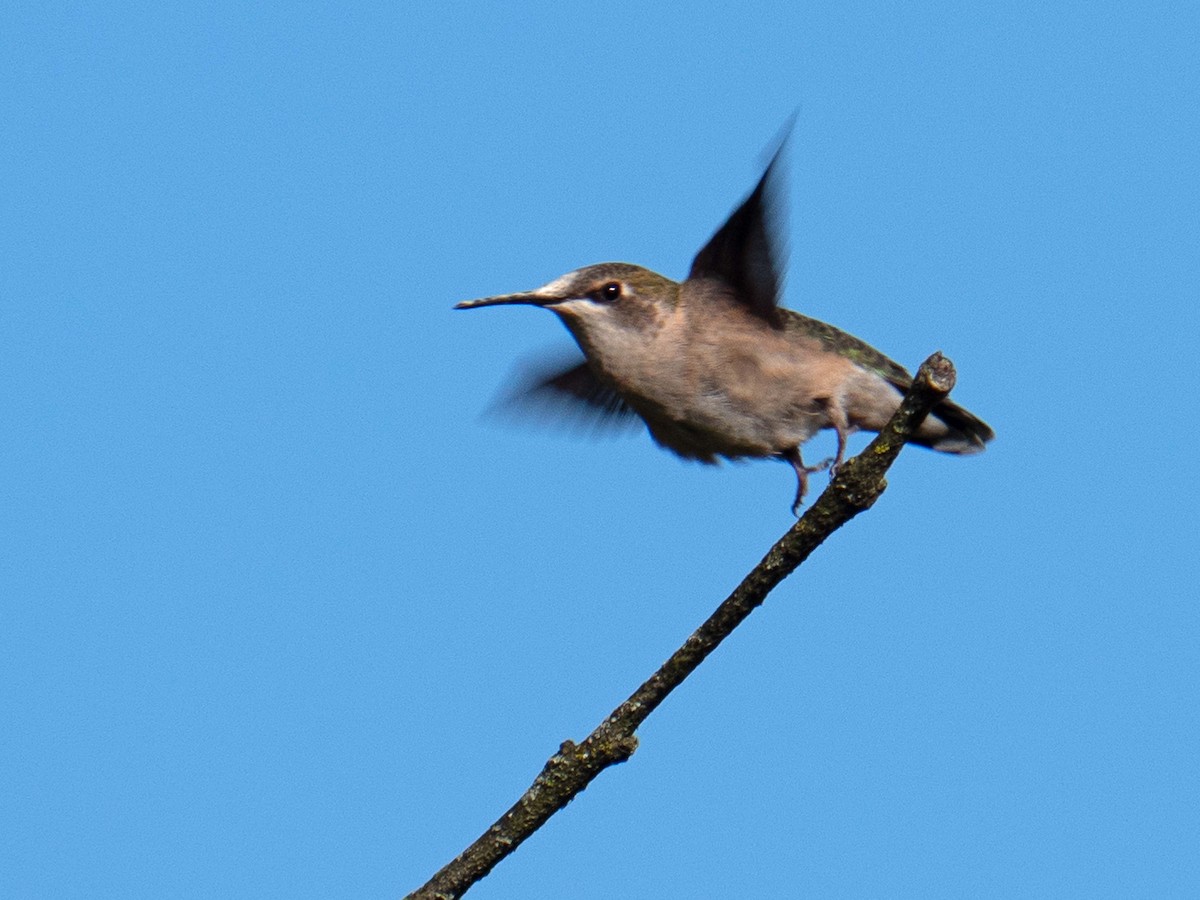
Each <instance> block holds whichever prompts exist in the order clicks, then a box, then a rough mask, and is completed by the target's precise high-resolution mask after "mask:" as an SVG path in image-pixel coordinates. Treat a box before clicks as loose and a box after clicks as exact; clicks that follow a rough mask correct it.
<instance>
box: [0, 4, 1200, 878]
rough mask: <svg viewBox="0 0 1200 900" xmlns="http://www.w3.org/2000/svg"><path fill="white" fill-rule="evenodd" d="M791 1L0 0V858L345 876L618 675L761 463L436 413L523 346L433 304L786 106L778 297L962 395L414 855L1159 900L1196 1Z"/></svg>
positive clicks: (716, 568) (547, 270) (1197, 639)
mask: <svg viewBox="0 0 1200 900" xmlns="http://www.w3.org/2000/svg"><path fill="white" fill-rule="evenodd" d="M831 6H835V8H834V9H832V10H831V9H822V8H819V7H817V6H815V5H808V4H795V3H790V2H789V3H770V4H762V5H757V6H753V7H751V8H743V7H739V6H737V5H729V4H721V5H716V6H709V7H700V6H697V7H694V8H687V7H684V6H679V5H676V4H670V5H668V4H655V5H651V6H649V7H647V6H645V5H643V4H641V3H606V4H600V5H596V6H594V7H592V8H591V9H590V10H579V9H572V8H571V7H570V6H563V5H562V4H557V3H555V4H550V3H547V4H518V5H500V4H497V5H494V6H493V5H485V4H479V3H453V2H451V3H439V4H424V3H418V4H391V3H388V4H350V5H346V4H340V3H339V4H324V5H311V4H310V5H296V6H292V7H289V6H286V5H256V6H253V7H248V6H247V5H246V4H241V3H222V2H213V3H203V4H199V3H189V4H153V3H146V4H104V5H101V6H96V5H86V4H85V5H83V6H80V5H77V4H72V5H67V4H62V5H59V6H50V5H45V4H22V3H20V2H18V3H15V4H7V5H6V6H5V11H4V13H3V14H2V19H0V91H2V92H3V93H2V96H0V173H2V175H0V177H2V179H3V185H2V189H0V614H2V617H3V618H2V623H0V698H2V701H0V702H2V707H0V721H2V723H3V724H2V726H0V836H2V837H0V896H4V897H13V898H72V897H88V898H95V897H119V898H140V897H156V898H157V897H181V898H182V897H196V898H211V897H248V898H249V897H253V898H270V897H279V898H302V897H314V898H317V897H320V898H336V897H346V898H362V897H379V898H386V897H396V896H398V895H400V894H403V893H405V892H406V891H408V890H411V889H413V888H415V887H417V886H418V885H420V884H421V883H423V882H424V881H425V879H426V878H427V877H428V876H429V875H431V874H432V873H433V871H434V870H436V869H437V868H438V867H440V866H441V865H442V864H444V863H445V862H447V861H448V860H449V859H450V858H451V857H453V856H454V855H455V854H456V853H457V852H458V851H460V850H461V849H462V848H463V847H465V846H466V844H467V843H468V842H469V841H471V840H472V839H474V838H475V837H476V836H477V835H478V833H479V832H480V831H481V830H482V829H483V828H485V827H486V826H487V825H488V824H489V823H490V822H491V821H493V819H494V818H495V817H496V816H498V815H499V814H500V813H501V812H503V810H504V809H506V808H507V807H508V806H509V804H510V803H511V802H512V801H513V800H514V799H515V798H516V797H517V796H518V795H519V794H520V792H521V791H522V790H524V789H525V787H526V786H527V785H528V783H529V781H530V779H531V778H532V777H533V776H534V774H535V773H536V772H537V771H538V769H539V768H540V766H541V765H542V763H543V761H544V760H545V759H546V758H547V757H548V756H549V755H550V754H551V753H552V752H553V751H554V750H555V748H556V747H557V745H558V743H559V742H560V741H561V740H563V739H565V738H574V739H579V738H582V737H583V736H584V735H586V734H587V732H588V731H590V730H591V728H592V727H593V726H594V725H595V724H597V723H598V722H599V721H600V719H601V718H603V716H604V715H605V714H606V713H608V712H609V710H611V709H612V708H613V707H614V706H615V705H616V704H617V703H618V702H620V701H621V700H622V699H623V698H624V697H625V696H626V695H627V694H628V693H629V692H630V691H631V690H632V689H633V688H634V687H636V685H637V684H638V683H640V681H641V680H642V679H643V678H644V677H645V676H647V675H648V674H649V673H650V672H651V671H652V670H653V669H654V668H655V667H656V666H657V665H658V664H659V663H660V662H661V661H662V660H663V659H664V658H665V657H666V656H667V655H668V654H669V653H670V652H671V651H672V650H673V649H674V648H675V647H676V646H677V645H678V644H679V643H680V642H681V641H682V640H683V639H684V637H685V636H686V635H687V634H688V633H689V632H690V631H691V630H692V629H693V628H694V627H695V626H696V625H697V624H698V623H699V622H700V621H701V620H702V619H703V618H704V617H705V616H706V615H707V614H708V613H709V612H710V611H711V610H712V609H713V608H714V607H715V606H716V604H717V603H718V602H719V601H720V600H721V599H722V598H723V597H724V596H725V595H726V594H727V592H728V591H729V590H730V589H731V588H732V587H733V586H734V585H735V584H736V583H737V581H738V580H739V579H740V577H741V576H742V575H743V574H744V573H745V572H746V571H747V570H748V569H749V568H750V567H751V566H753V565H754V564H755V563H756V562H757V561H758V559H759V558H760V557H761V555H762V554H763V553H764V552H765V551H766V549H767V548H768V546H769V545H770V544H771V542H772V541H774V540H775V539H776V538H777V537H778V536H779V535H780V534H782V532H783V531H784V530H785V529H786V528H787V527H788V525H789V524H790V522H791V521H792V520H791V518H790V516H789V514H788V503H789V501H790V498H791V491H792V475H791V473H790V472H789V471H788V469H787V467H786V466H783V465H779V464H773V463H766V462H760V463H754V464H747V465H742V466H725V467H722V468H720V469H708V468H703V467H699V466H692V465H687V464H683V463H680V462H679V461H677V460H675V459H674V458H672V457H671V456H669V455H668V454H666V453H663V452H662V451H660V450H658V449H656V448H655V447H654V446H653V445H652V443H651V442H650V440H649V439H648V438H647V437H646V436H645V435H639V436H636V437H629V438H625V439H617V440H603V441H599V442H587V441H583V440H580V439H579V438H578V437H575V436H572V435H570V434H565V433H561V432H556V431H552V430H551V431H547V430H545V429H536V428H533V429H526V428H512V427H505V426H502V425H497V424H495V423H492V422H490V421H488V420H486V419H484V420H481V419H480V413H481V411H483V410H484V409H485V408H486V407H487V405H488V403H489V401H490V399H491V397H492V396H493V395H494V393H495V392H496V390H497V389H498V388H499V387H500V386H501V385H502V384H503V383H504V381H505V379H506V377H507V374H508V372H509V371H510V369H511V367H512V365H513V363H514V362H515V361H516V360H517V359H519V358H521V357H525V356H528V355H529V354H530V353H531V352H533V351H536V350H539V349H543V348H546V347H555V346H559V347H563V346H566V345H567V343H568V338H567V336H566V334H565V333H564V332H563V331H562V329H561V327H560V326H559V325H558V323H557V322H556V321H555V320H554V318H553V316H551V315H548V314H546V313H544V312H541V311H538V310H527V309H505V310H485V311H479V312H472V313H458V312H452V311H451V305H452V304H453V303H454V302H455V301H457V300H460V299H464V298H468V297H475V296H479V295H482V294H489V293H497V292H505V291H511V290H518V289H523V288H530V287H534V286H537V285H539V284H542V283H544V282H546V281H548V280H549V279H551V278H553V277H555V276H557V275H559V274H561V273H562V272H564V271H567V270H569V269H573V268H575V267H577V266H580V265H584V264H588V263H593V262H599V261H603V260H609V259H618V260H627V261H632V262H638V263H642V264H644V265H648V266H650V267H652V268H655V269H657V270H659V271H662V272H664V273H665V274H668V275H671V276H674V277H680V276H682V275H683V274H684V273H685V272H686V271H687V267H688V265H689V263H690V260H691V256H692V254H693V253H694V252H695V250H696V249H697V248H699V246H700V245H701V244H702V243H703V242H704V241H705V240H706V239H707V237H708V236H709V234H710V233H711V232H712V231H713V230H714V229H715V228H716V227H717V226H718V225H719V224H720V223H721V221H722V220H723V219H724V217H725V216H726V215H727V214H728V212H729V211H730V210H731V209H732V208H733V207H734V206H735V205H736V203H737V202H738V201H739V200H740V199H741V198H742V197H743V196H744V195H745V193H746V192H747V191H748V190H749V189H750V188H751V186H752V185H753V183H754V180H755V179H756V178H757V177H758V175H759V173H760V171H761V165H762V159H763V157H762V154H763V152H764V150H765V149H767V148H768V146H769V145H770V143H771V140H772V138H773V136H774V135H775V134H776V132H777V130H778V128H779V127H780V125H781V124H782V123H783V121H784V120H785V118H786V117H787V116H788V115H789V114H790V113H791V112H792V111H793V110H794V109H798V110H799V118H798V122H797V125H796V129H795V134H794V139H793V141H792V143H791V145H790V154H789V159H790V170H791V176H792V177H791V190H790V194H789V196H788V201H789V207H790V213H791V224H790V229H789V235H790V243H791V247H792V254H791V267H790V274H789V281H788V287H787V299H788V304H789V305H790V306H793V307H795V308H797V309H801V310H803V311H805V312H807V313H809V314H812V315H815V316H817V317H819V318H823V319H827V320H830V321H833V322H835V323H837V324H838V325H840V326H842V327H843V328H846V329H847V330H849V331H851V332H853V333H855V334H858V335H860V336H861V337H863V338H865V339H867V340H868V341H870V342H872V343H874V344H876V345H877V346H879V347H880V348H881V349H883V350H884V351H885V352H887V353H889V354H890V355H892V356H894V357H895V358H897V359H898V360H900V361H902V362H903V363H905V364H906V365H908V366H910V367H915V366H916V365H917V364H918V363H920V361H921V360H922V359H924V358H925V356H927V355H928V354H929V353H930V352H932V351H933V350H937V349H941V350H943V351H945V352H946V353H947V354H948V355H949V356H950V357H951V358H952V359H953V360H954V362H955V363H956V364H957V366H958V369H959V386H958V389H957V390H956V392H955V396H956V398H957V399H959V400H960V401H961V402H962V403H964V404H965V405H967V406H969V407H970V408H972V409H973V410H975V411H977V412H978V413H980V414H981V415H982V416H984V417H985V418H986V419H988V420H989V421H990V423H991V424H992V425H993V426H995V428H996V430H997V432H998V434H999V437H998V439H997V440H996V442H995V443H994V444H993V445H992V447H991V448H990V449H989V451H988V452H987V453H986V454H984V455H983V456H980V457H974V458H970V459H958V458H952V457H946V456H941V455H937V454H933V453H929V452H926V451H922V450H919V449H912V450H909V451H906V452H905V453H904V454H902V456H901V458H900V460H899V461H898V463H897V465H896V466H895V468H894V469H893V471H892V475H891V487H890V489H889V490H888V492H887V494H886V495H885V496H884V497H883V498H882V500H881V501H880V502H879V504H878V505H877V506H876V507H875V508H874V509H873V510H872V511H871V512H870V513H868V514H867V515H864V516H862V517H861V518H860V519H858V520H856V521H855V522H854V523H852V524H851V525H850V526H849V527H847V528H846V529H845V530H843V531H842V532H840V533H838V534H837V535H836V536H835V537H834V538H833V540H831V541H830V542H829V544H827V545H826V546H825V547H823V548H822V549H821V550H820V551H819V552H818V554H817V555H816V556H815V557H814V558H813V559H812V560H811V562H810V564H808V565H807V566H805V567H804V568H803V569H802V570H801V571H800V572H798V573H797V574H796V575H795V576H793V577H792V578H791V579H790V580H789V581H787V582H785V583H784V585H782V586H781V587H780V588H779V589H778V590H777V591H776V592H775V594H774V595H773V596H772V597H771V598H770V600H769V601H768V603H767V605H766V606H765V607H764V608H763V609H761V610H759V611H758V612H756V613H755V614H754V616H753V617H752V618H751V619H750V621H748V622H747V623H746V625H745V626H744V627H743V628H742V629H741V630H739V631H738V632H737V634H736V635H735V636H734V637H733V638H732V639H731V640H730V641H728V642H727V644H726V645H725V646H723V647H722V648H721V649H720V650H719V651H718V652H717V653H716V654H715V655H714V656H713V657H712V658H710V659H709V660H708V661H707V662H706V664H705V665H704V666H703V667H702V669H701V671H700V672H699V673H698V674H697V675H696V676H695V677H694V678H693V679H692V680H690V681H689V682H688V683H687V684H686V685H685V686H684V687H683V688H682V689H681V690H679V691H678V692H677V693H676V694H675V695H674V696H673V697H672V698H671V699H670V700H669V701H668V702H667V703H666V704H665V705H664V706H663V707H662V708H661V709H660V710H659V711H658V712H657V713H656V714H655V715H654V716H653V717H652V718H651V719H650V721H649V722H647V724H646V725H645V727H644V728H643V729H642V730H641V733H640V737H641V739H642V747H641V749H640V750H639V752H638V753H637V754H636V755H635V756H634V758H633V759H632V760H631V761H630V762H629V763H628V764H627V765H624V766H622V767H619V768H616V769H613V770H610V771H608V772H606V773H605V774H604V775H603V776H602V777H601V778H600V779H599V780H598V781H597V782H596V783H594V784H593V786H592V787H591V788H590V789H588V791H586V792H585V793H584V794H583V795H582V796H581V797H580V798H578V799H577V800H576V801H575V802H574V803H572V804H571V806H570V807H569V808H568V809H566V810H565V811H564V812H563V813H561V814H560V815H558V816H557V817H555V818H554V819H553V820H552V821H551V823H550V824H549V825H548V826H547V827H546V828H544V829H543V830H542V831H541V832H540V833H538V834H537V835H536V836H535V837H534V838H533V839H532V840H530V841H529V842H528V843H527V844H526V845H525V846H523V847H521V848H520V850H519V851H518V852H517V853H516V854H515V855H514V856H513V857H512V858H510V859H509V860H507V861H505V862H504V863H502V864H501V865H500V867H499V868H498V869H497V870H496V871H495V872H494V873H493V874H492V875H491V876H490V877H489V878H488V879H487V880H486V881H485V882H483V883H482V884H480V885H479V886H478V887H476V888H475V889H474V891H473V893H472V895H471V896H472V897H475V896H478V897H479V898H518V897H520V898H524V897H566V896H569V897H581V898H587V897H597V898H600V897H605V898H607V897H696V896H714V897H715V896H773V897H784V896H821V897H923V898H924V897H948V898H949V897H967V896H976V897H982V896H995V897H1052V896H1053V897H1066V896H1078V897H1089V898H1094V897H1130V896H1142V897H1184V896H1197V895H1198V894H1200V764H1198V762H1197V747H1198V745H1200V703H1198V702H1197V700H1198V698H1197V684H1198V683H1200V615H1198V604H1197V599H1196V591H1195V584H1196V581H1197V557H1198V551H1197V545H1198V540H1197V538H1198V532H1200V529H1198V528H1197V523H1196V512H1195V507H1196V500H1197V488H1198V484H1197V477H1196V459H1195V453H1196V446H1197V438H1198V437H1200V435H1198V434H1197V411H1198V409H1197V407H1198V404H1197V402H1196V388H1195V385H1196V381H1197V379H1196V376H1195V362H1194V359H1195V355H1196V352H1197V346H1198V339H1200V329H1198V327H1197V326H1198V321H1200V314H1198V311H1197V307H1198V301H1200V262H1198V261H1200V250H1198V245H1200V241H1198V240H1197V232H1198V227H1197V223H1198V222H1200V162H1198V160H1200V153H1198V150H1197V138H1196V135H1197V134H1200V116H1198V109H1197V106H1198V101H1197V97H1198V94H1200V62H1198V61H1200V54H1198V53H1197V49H1196V48H1197V46H1200V28H1198V20H1200V14H1198V13H1197V12H1196V11H1195V8H1194V7H1192V6H1191V5H1189V4H1153V3H1151V4H1132V5H1122V6H1120V7H1118V5H1116V4H1083V3H1079V4H1071V3H1064V4H1052V5H1051V8H1047V7H1046V6H1045V5H1044V4H1032V3H1031V4H1002V5H1001V8H992V7H987V8H985V7H983V6H982V5H971V6H970V7H969V8H965V5H961V4H954V3H945V4H940V3H936V4H931V3H922V4H906V3H873V4H872V3H868V4H863V3H852V4H836V5H831ZM818 444H819V446H818V447H817V448H814V450H813V451H812V452H813V453H814V455H815V454H822V453H823V452H824V451H825V450H826V449H827V448H828V446H829V445H830V442H829V441H827V436H826V437H822V438H821V439H820V440H819V442H818ZM862 444H863V441H862V440H860V441H859V442H858V443H856V444H855V447H856V448H858V447H861V446H862ZM818 483H819V482H818Z"/></svg>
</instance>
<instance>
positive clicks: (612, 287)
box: [599, 281, 621, 303]
mask: <svg viewBox="0 0 1200 900" xmlns="http://www.w3.org/2000/svg"><path fill="white" fill-rule="evenodd" d="M620 296H621V285H619V284H618V283H617V282H615V281H610V282H609V283H608V284H606V285H604V287H602V288H600V291H599V299H601V300H607V301H608V302H609V303H611V302H612V301H613V300H616V299H617V298H618V297H620Z"/></svg>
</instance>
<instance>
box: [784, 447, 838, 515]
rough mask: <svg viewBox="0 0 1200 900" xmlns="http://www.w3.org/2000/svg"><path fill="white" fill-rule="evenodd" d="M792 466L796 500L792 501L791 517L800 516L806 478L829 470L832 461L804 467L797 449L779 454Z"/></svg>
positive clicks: (806, 482)
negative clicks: (794, 475) (814, 473)
mask: <svg viewBox="0 0 1200 900" xmlns="http://www.w3.org/2000/svg"><path fill="white" fill-rule="evenodd" d="M781 455H782V456H783V458H784V459H786V460H787V461H788V462H789V463H791V465H792V470H793V471H794V472H795V473H796V499H795V500H793V501H792V515H793V516H799V515H800V505H801V504H802V503H803V502H804V496H805V495H806V494H807V493H808V476H809V475H811V474H812V473H813V472H824V471H825V470H826V469H828V468H830V467H831V466H832V465H833V463H834V460H833V459H832V457H831V458H829V459H824V460H822V461H821V462H819V463H817V465H815V466H806V465H805V464H804V460H803V459H802V458H801V457H800V450H799V448H797V449H795V450H792V451H789V452H788V453H783V454H781Z"/></svg>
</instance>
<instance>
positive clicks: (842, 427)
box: [829, 406, 858, 480]
mask: <svg viewBox="0 0 1200 900" xmlns="http://www.w3.org/2000/svg"><path fill="white" fill-rule="evenodd" d="M829 422H830V424H831V425H832V426H833V430H834V431H836V432H837V457H836V458H834V460H833V465H831V466H830V467H829V478H830V480H832V479H834V478H835V477H837V473H838V467H839V466H841V464H842V463H843V462H845V461H846V438H848V437H850V435H852V434H854V432H856V431H858V429H857V428H855V427H854V426H853V425H851V424H850V422H849V421H847V419H846V411H845V410H843V409H841V408H840V407H834V406H831V407H830V408H829Z"/></svg>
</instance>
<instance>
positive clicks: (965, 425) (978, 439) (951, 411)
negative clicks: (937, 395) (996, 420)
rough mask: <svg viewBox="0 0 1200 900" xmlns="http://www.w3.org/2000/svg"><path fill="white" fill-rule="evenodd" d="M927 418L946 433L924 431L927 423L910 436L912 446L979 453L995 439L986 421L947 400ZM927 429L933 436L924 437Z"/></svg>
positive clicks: (940, 430) (937, 430)
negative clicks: (941, 426)
mask: <svg viewBox="0 0 1200 900" xmlns="http://www.w3.org/2000/svg"><path fill="white" fill-rule="evenodd" d="M929 417H930V418H931V419H936V420H938V421H939V422H941V423H942V424H943V425H945V426H946V428H948V429H949V433H947V432H946V431H944V430H942V429H940V428H937V429H928V426H929V425H930V424H931V423H929V422H927V423H926V425H925V426H923V427H922V428H921V430H920V431H918V432H917V434H916V435H914V436H913V439H912V440H913V443H914V444H920V445H922V446H924V447H930V448H932V449H934V450H940V451H941V452H942V453H979V452H980V451H981V450H983V445H984V444H986V443H987V442H988V441H990V440H991V439H992V438H994V437H995V436H996V433H995V432H994V431H992V429H991V428H990V427H989V426H988V424H987V423H986V422H984V421H983V420H982V419H980V418H978V417H977V416H975V415H972V414H971V413H969V412H967V411H966V410H965V409H963V408H962V407H961V406H959V405H958V404H957V403H953V402H951V401H949V400H943V401H942V402H941V403H939V404H938V405H937V406H935V407H934V408H933V412H932V413H930V414H929ZM927 429H928V430H931V431H934V430H935V431H936V433H933V434H927V433H926V431H927Z"/></svg>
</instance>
